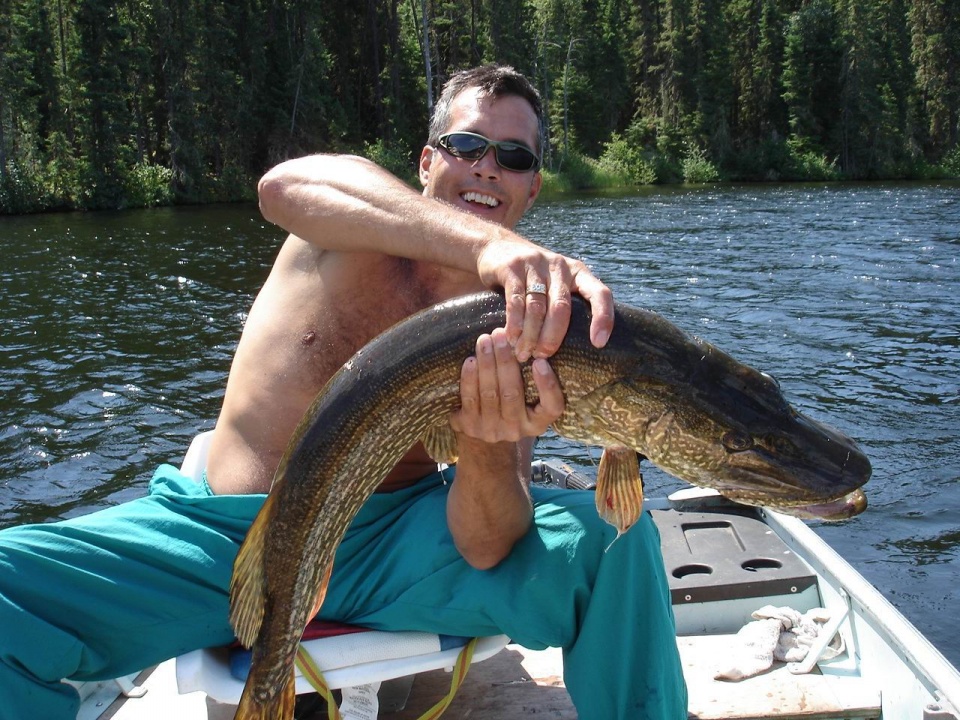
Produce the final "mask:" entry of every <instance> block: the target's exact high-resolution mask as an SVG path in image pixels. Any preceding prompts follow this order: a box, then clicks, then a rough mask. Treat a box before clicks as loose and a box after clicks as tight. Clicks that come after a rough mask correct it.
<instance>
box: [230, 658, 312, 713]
mask: <svg viewBox="0 0 960 720" xmlns="http://www.w3.org/2000/svg"><path fill="white" fill-rule="evenodd" d="M296 702H297V687H296V684H295V681H294V674H293V671H292V670H291V672H290V677H289V678H288V679H287V680H286V682H284V683H283V686H282V687H281V688H280V690H279V692H277V694H276V695H274V696H273V697H271V698H269V699H267V700H266V701H261V700H260V699H258V698H256V697H255V696H254V693H253V691H252V690H251V688H250V683H247V685H246V686H244V688H243V694H242V695H241V696H240V704H239V705H238V706H237V712H236V714H235V715H234V716H233V717H234V720H293V711H294V706H295V705H296Z"/></svg>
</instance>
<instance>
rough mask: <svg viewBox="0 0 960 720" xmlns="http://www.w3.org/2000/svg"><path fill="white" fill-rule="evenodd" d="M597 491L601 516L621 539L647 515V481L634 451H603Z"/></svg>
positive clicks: (623, 448) (621, 447) (615, 447)
mask: <svg viewBox="0 0 960 720" xmlns="http://www.w3.org/2000/svg"><path fill="white" fill-rule="evenodd" d="M595 492H596V502H597V513H598V514H599V515H600V517H601V518H603V519H604V520H605V521H606V522H607V523H609V524H610V525H612V526H613V527H615V528H616V529H617V538H619V537H620V536H621V535H623V534H624V533H625V532H626V531H627V530H629V529H630V528H631V527H632V526H633V524H634V523H636V522H637V520H639V519H640V514H641V513H642V512H643V478H642V477H641V475H640V463H639V461H638V460H637V453H636V452H635V451H634V450H633V449H632V448H628V447H626V446H624V445H611V446H609V447H605V448H604V449H603V455H601V456H600V467H599V468H597V487H596V491H595ZM614 541H616V538H614Z"/></svg>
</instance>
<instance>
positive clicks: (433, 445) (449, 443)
mask: <svg viewBox="0 0 960 720" xmlns="http://www.w3.org/2000/svg"><path fill="white" fill-rule="evenodd" d="M423 446H424V447H425V448H426V449H427V454H428V455H429V456H430V457H431V458H432V459H433V460H436V461H437V462H438V463H447V464H448V465H453V464H454V463H455V462H456V461H457V460H458V458H459V453H458V452H457V435H456V433H455V432H453V428H452V427H450V423H448V422H444V423H443V424H442V425H434V426H433V427H431V428H428V429H427V432H426V434H424V436H423Z"/></svg>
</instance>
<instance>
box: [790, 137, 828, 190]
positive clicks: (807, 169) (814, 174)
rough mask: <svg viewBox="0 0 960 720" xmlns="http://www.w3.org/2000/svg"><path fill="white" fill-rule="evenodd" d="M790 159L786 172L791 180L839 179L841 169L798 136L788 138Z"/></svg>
mask: <svg viewBox="0 0 960 720" xmlns="http://www.w3.org/2000/svg"><path fill="white" fill-rule="evenodd" d="M787 148H788V150H789V160H788V162H787V170H786V173H787V175H788V176H789V177H788V178H787V179H789V180H839V179H840V170H839V168H838V167H837V164H836V162H835V161H833V160H830V159H828V158H827V157H826V156H825V155H824V154H823V153H822V152H819V151H818V150H817V149H816V148H813V147H810V146H808V145H807V143H806V142H805V141H804V140H802V139H798V138H790V139H789V140H787Z"/></svg>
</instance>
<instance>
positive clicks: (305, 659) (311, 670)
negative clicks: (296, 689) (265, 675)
mask: <svg viewBox="0 0 960 720" xmlns="http://www.w3.org/2000/svg"><path fill="white" fill-rule="evenodd" d="M297 667H298V668H300V672H301V673H303V676H304V677H305V678H306V679H307V682H308V683H310V685H311V686H313V689H314V690H316V691H317V692H318V693H320V696H321V697H322V698H323V699H324V700H326V701H327V720H341V717H340V708H338V707H337V701H336V700H335V699H334V697H333V692H332V691H331V690H330V686H329V685H327V681H326V679H325V678H324V677H323V673H322V672H320V668H319V667H317V664H316V663H315V662H314V661H313V658H312V657H310V653H308V652H307V651H306V650H304V649H303V645H301V646H300V647H298V648H297Z"/></svg>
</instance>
